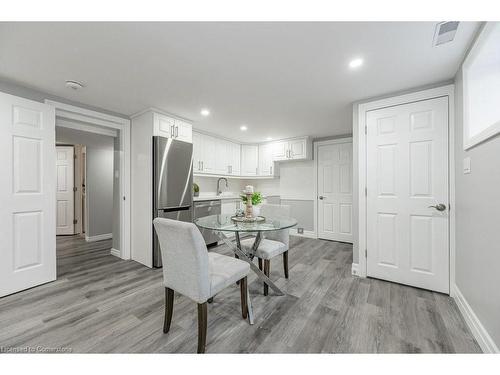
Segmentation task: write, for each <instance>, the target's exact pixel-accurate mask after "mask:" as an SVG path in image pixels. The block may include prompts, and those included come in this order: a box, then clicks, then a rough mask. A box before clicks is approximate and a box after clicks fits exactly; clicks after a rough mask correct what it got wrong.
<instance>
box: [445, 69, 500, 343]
mask: <svg viewBox="0 0 500 375" xmlns="http://www.w3.org/2000/svg"><path fill="white" fill-rule="evenodd" d="M462 95H463V82H462V76H461V71H459V72H458V73H457V76H456V85H455V160H456V168H455V173H456V176H455V180H456V181H455V182H456V186H455V189H456V208H455V210H456V211H455V214H456V256H455V258H456V259H455V273H456V274H455V283H456V285H457V287H458V289H459V290H460V292H461V293H462V295H463V296H464V297H465V299H466V300H467V302H468V303H469V305H470V307H471V308H472V310H473V311H474V313H475V314H476V316H477V317H478V318H479V320H480V321H481V323H482V325H483V326H484V328H485V329H486V330H487V331H488V333H489V335H490V336H491V338H492V339H493V341H494V342H495V343H496V346H497V347H500V294H499V292H498V286H499V285H500V136H498V135H497V136H496V137H494V138H492V139H489V140H487V141H485V142H484V143H481V144H479V145H477V146H475V147H473V148H471V149H469V150H468V151H464V150H463V116H462V115H463V113H462V111H463V105H462ZM465 157H470V158H471V173H470V174H464V173H463V164H462V163H463V159H464V158H465Z"/></svg>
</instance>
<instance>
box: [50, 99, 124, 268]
mask: <svg viewBox="0 0 500 375" xmlns="http://www.w3.org/2000/svg"><path fill="white" fill-rule="evenodd" d="M45 103H46V104H49V105H51V106H53V107H54V108H55V112H56V119H66V120H73V121H77V122H79V123H83V124H91V125H94V126H85V125H83V124H82V129H81V130H84V131H88V132H94V133H97V134H106V135H109V134H110V131H112V132H116V130H119V131H120V132H119V137H120V145H121V148H122V149H121V153H120V168H119V169H120V198H121V199H120V201H121V203H122V206H121V209H120V248H121V249H120V254H119V256H120V258H122V259H130V196H131V195H130V120H128V119H125V118H121V117H117V116H112V115H108V114H105V113H101V112H96V111H92V110H89V109H84V108H80V107H76V106H73V105H69V104H64V103H59V102H56V101H52V100H47V99H46V100H45ZM56 123H58V122H57V120H56ZM63 123H64V122H63ZM54 146H55V145H54ZM113 255H117V254H116V253H115V252H113Z"/></svg>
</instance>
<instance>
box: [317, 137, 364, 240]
mask: <svg viewBox="0 0 500 375" xmlns="http://www.w3.org/2000/svg"><path fill="white" fill-rule="evenodd" d="M352 141H353V140H352V137H343V138H333V139H328V140H326V141H317V142H314V145H313V146H314V154H313V155H314V167H313V169H314V170H313V179H314V237H315V238H318V213H319V212H318V146H324V145H333V144H337V143H347V142H351V143H352ZM353 147H354V145H353ZM352 153H353V161H354V149H353V152H352ZM352 170H353V175H354V164H353V168H352ZM354 198H355V197H354V185H353V191H352V199H353V206H352V224H353V225H354V219H355V217H354ZM353 235H355V234H354V233H353ZM353 240H355V239H354V237H353Z"/></svg>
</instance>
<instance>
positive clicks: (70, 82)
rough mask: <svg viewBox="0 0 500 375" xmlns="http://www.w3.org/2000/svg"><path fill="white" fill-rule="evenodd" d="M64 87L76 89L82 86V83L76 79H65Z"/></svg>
mask: <svg viewBox="0 0 500 375" xmlns="http://www.w3.org/2000/svg"><path fill="white" fill-rule="evenodd" d="M66 87H69V88H70V89H73V90H78V89H81V88H83V83H81V82H78V81H74V80H72V79H67V80H66Z"/></svg>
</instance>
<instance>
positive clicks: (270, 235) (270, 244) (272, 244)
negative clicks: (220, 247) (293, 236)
mask: <svg viewBox="0 0 500 375" xmlns="http://www.w3.org/2000/svg"><path fill="white" fill-rule="evenodd" d="M260 215H261V216H264V217H268V218H272V219H275V220H279V218H280V217H283V218H288V217H290V206H286V205H279V204H263V205H262V207H261V209H260ZM253 243H254V239H252V238H246V239H244V240H242V241H241V247H242V248H243V249H245V250H249V249H251V248H252V246H253ZM289 243H290V231H289V230H288V229H282V230H277V231H272V232H263V238H262V240H261V241H260V244H259V247H258V249H257V251H256V253H255V256H256V257H257V258H258V261H259V268H260V269H261V270H262V260H264V274H265V275H266V276H267V277H269V273H270V272H271V259H272V258H274V257H276V256H278V255H280V254H283V270H284V273H285V278H287V279H288V248H289ZM268 288H269V287H268V286H267V284H266V283H264V295H265V296H267V294H268V290H269V289H268Z"/></svg>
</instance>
